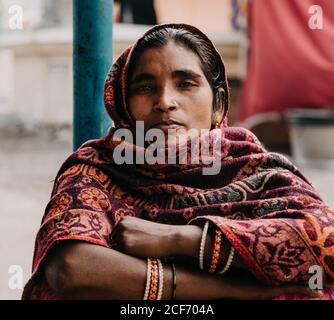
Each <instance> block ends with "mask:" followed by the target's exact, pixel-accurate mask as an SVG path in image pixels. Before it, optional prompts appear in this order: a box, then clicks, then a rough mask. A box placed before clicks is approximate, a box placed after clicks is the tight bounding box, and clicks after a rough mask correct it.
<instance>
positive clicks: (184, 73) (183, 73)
mask: <svg viewBox="0 0 334 320" xmlns="http://www.w3.org/2000/svg"><path fill="white" fill-rule="evenodd" d="M172 77H174V78H187V79H194V80H195V79H197V78H201V77H202V76H201V75H200V74H199V73H196V72H194V71H192V70H188V69H183V70H175V71H173V72H172Z"/></svg>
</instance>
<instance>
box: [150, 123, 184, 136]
mask: <svg viewBox="0 0 334 320" xmlns="http://www.w3.org/2000/svg"><path fill="white" fill-rule="evenodd" d="M181 127H183V125H182V124H181V123H179V122H176V121H171V120H169V121H161V122H159V123H157V124H155V125H154V126H153V127H152V129H153V128H154V129H160V130H162V131H164V132H165V133H168V130H177V129H179V128H181Z"/></svg>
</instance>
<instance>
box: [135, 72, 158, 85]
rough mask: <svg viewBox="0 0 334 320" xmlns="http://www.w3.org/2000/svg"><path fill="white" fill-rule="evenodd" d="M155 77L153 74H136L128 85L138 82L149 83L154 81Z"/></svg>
mask: <svg viewBox="0 0 334 320" xmlns="http://www.w3.org/2000/svg"><path fill="white" fill-rule="evenodd" d="M154 79H155V77H154V75H153V74H150V73H140V74H137V75H136V76H134V77H133V78H132V79H131V81H130V84H135V83H138V82H142V81H150V80H154Z"/></svg>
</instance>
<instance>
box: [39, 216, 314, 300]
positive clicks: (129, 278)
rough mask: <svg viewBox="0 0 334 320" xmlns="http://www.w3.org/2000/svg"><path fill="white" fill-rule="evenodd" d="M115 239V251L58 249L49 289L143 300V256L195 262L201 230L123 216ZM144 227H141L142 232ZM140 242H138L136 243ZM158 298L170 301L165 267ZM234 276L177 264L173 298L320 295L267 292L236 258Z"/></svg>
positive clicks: (72, 295)
mask: <svg viewBox="0 0 334 320" xmlns="http://www.w3.org/2000/svg"><path fill="white" fill-rule="evenodd" d="M126 218H127V219H124V218H123V220H122V221H121V222H122V223H119V227H118V228H117V231H118V232H115V233H114V234H113V239H114V238H115V241H116V246H115V248H116V250H112V249H108V248H104V247H101V246H97V245H93V244H88V243H84V242H79V241H68V242H65V243H61V244H59V245H58V246H57V247H55V248H54V250H53V251H52V252H51V254H50V255H49V257H48V260H47V261H46V264H45V267H44V272H45V277H46V279H47V281H48V283H49V285H50V286H51V288H52V289H53V290H55V291H56V292H57V293H58V294H60V295H62V296H63V297H64V298H65V299H117V300H121V299H138V300H140V299H142V298H143V292H144V288H145V282H146V257H147V256H155V257H166V256H169V255H173V256H179V257H188V258H189V259H188V260H189V261H192V260H194V261H198V260H197V259H198V255H199V245H200V241H201V236H202V228H201V227H200V226H196V225H185V226H170V225H164V224H157V223H153V222H148V221H145V220H142V219H138V218H133V217H126ZM139 220H140V221H139ZM144 225H145V228H144ZM139 239H140V241H138V240H139ZM213 243H214V234H212V233H208V237H207V241H206V246H205V255H204V261H205V264H206V265H209V264H210V259H211V250H212V246H213ZM229 250H230V244H229V242H228V241H227V240H226V239H223V242H222V246H221V257H222V260H223V261H226V260H227V256H228V254H229ZM163 267H164V291H163V296H162V299H166V300H168V299H170V298H171V296H172V282H173V279H172V272H171V267H170V265H169V264H166V263H164V264H163ZM232 268H233V269H235V270H243V271H242V272H239V273H237V275H236V274H233V272H231V273H230V274H229V275H225V274H224V275H218V274H211V273H207V272H203V271H201V270H199V268H198V265H193V266H192V267H191V266H189V264H187V265H185V264H184V263H181V262H180V263H176V270H177V290H176V296H175V298H176V299H192V300H195V299H224V298H230V299H270V298H273V297H276V296H279V295H281V294H285V293H296V294H298V293H299V294H306V295H309V296H312V297H319V294H318V293H316V292H315V291H312V290H311V289H308V288H306V287H301V286H296V285H291V286H286V287H268V286H265V285H262V284H260V283H259V282H258V281H257V280H256V279H255V278H253V277H252V276H251V275H250V273H249V272H247V267H246V265H244V263H243V262H242V260H241V259H240V257H239V256H238V255H237V254H236V255H235V258H234V260H233V264H232Z"/></svg>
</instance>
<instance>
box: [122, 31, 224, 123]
mask: <svg viewBox="0 0 334 320" xmlns="http://www.w3.org/2000/svg"><path fill="white" fill-rule="evenodd" d="M170 41H174V42H175V43H176V44H179V45H181V46H183V47H185V48H186V49H190V50H191V51H193V52H194V53H195V54H197V56H198V57H199V58H200V61H201V68H202V71H203V73H204V75H205V77H206V79H207V81H208V82H209V84H210V87H211V89H212V92H213V96H214V100H213V119H212V125H213V126H214V125H215V123H216V122H220V121H221V117H222V114H223V106H224V104H225V103H226V102H228V100H227V99H226V98H227V97H226V96H225V95H228V89H227V83H226V81H225V74H223V72H222V69H221V67H220V63H221V61H218V59H217V56H216V54H215V52H214V51H213V48H212V47H211V46H210V45H209V44H208V43H207V41H206V40H204V39H203V38H201V37H200V36H198V35H196V34H194V33H192V32H190V31H188V30H186V29H182V28H177V29H176V28H171V27H166V28H163V29H158V30H156V31H153V32H152V33H149V34H147V35H146V36H145V37H144V38H143V39H141V40H140V41H139V43H138V44H137V46H136V47H135V49H134V51H133V54H132V57H131V61H130V65H129V69H128V70H129V74H131V73H132V71H133V68H134V66H135V65H136V62H137V61H138V58H139V56H140V55H141V54H142V53H143V51H144V50H146V49H148V48H161V47H163V46H165V45H167V44H168V43H169V42H170ZM225 107H228V106H227V105H225Z"/></svg>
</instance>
